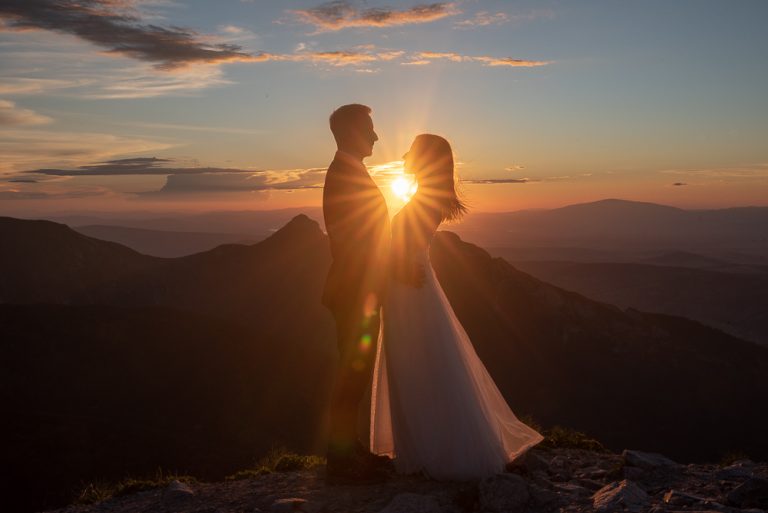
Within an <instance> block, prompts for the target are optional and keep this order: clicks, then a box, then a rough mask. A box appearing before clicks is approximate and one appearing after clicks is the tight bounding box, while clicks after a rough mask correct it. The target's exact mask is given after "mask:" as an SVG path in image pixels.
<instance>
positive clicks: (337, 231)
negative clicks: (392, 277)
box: [322, 151, 391, 458]
mask: <svg viewBox="0 0 768 513" xmlns="http://www.w3.org/2000/svg"><path fill="white" fill-rule="evenodd" d="M323 216H324V218H325V227H326V230H327V231H328V237H329V239H330V244H331V255H332V258H333V262H332V264H331V268H330V270H329V272H328V277H327V279H326V283H325V289H324V290H323V298H322V302H323V304H324V305H325V306H326V307H328V309H330V311H331V313H332V314H333V316H334V319H335V321H336V330H337V343H338V348H339V356H340V367H339V372H338V374H337V381H336V385H335V389H334V393H333V398H332V404H331V433H330V443H329V452H328V456H329V458H332V457H333V456H339V457H344V456H347V455H349V454H350V453H351V452H352V451H353V450H354V448H355V446H356V445H357V429H356V428H357V413H358V408H359V404H360V401H361V399H362V398H363V395H364V393H365V390H366V388H367V385H368V382H369V380H370V377H371V374H372V371H373V365H374V363H375V357H376V346H377V343H378V335H379V325H380V306H381V303H382V301H383V298H384V295H385V294H386V284H387V279H388V272H389V269H388V268H389V265H388V261H389V246H390V239H391V234H390V225H389V214H388V212H387V205H386V202H385V200H384V196H383V195H382V194H381V191H380V190H379V188H378V187H377V186H376V184H375V183H374V181H373V180H372V179H371V177H370V175H369V174H368V171H367V169H366V168H365V166H364V165H363V163H362V161H361V160H360V159H357V158H355V157H354V156H352V155H349V154H347V153H344V152H341V151H339V152H337V153H336V156H335V157H334V159H333V162H331V165H330V166H329V167H328V173H327V174H326V178H325V187H324V189H323Z"/></svg>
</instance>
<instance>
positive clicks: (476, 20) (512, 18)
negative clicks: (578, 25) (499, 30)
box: [454, 9, 555, 29]
mask: <svg viewBox="0 0 768 513" xmlns="http://www.w3.org/2000/svg"><path fill="white" fill-rule="evenodd" d="M554 15H555V14H554V12H553V11H552V10H551V9H531V10H529V11H524V12H517V13H515V14H508V13H505V12H490V11H479V12H477V13H475V15H474V16H473V17H471V18H468V19H466V20H462V21H457V22H456V23H454V27H456V28H460V29H471V28H476V27H487V26H489V25H503V24H505V23H512V24H519V23H526V22H530V21H534V20H538V19H541V18H552V17H554Z"/></svg>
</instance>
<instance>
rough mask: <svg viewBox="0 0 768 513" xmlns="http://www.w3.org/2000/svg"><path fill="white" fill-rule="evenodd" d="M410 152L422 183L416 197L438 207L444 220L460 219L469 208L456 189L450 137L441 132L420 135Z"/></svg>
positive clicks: (441, 218) (428, 204)
mask: <svg viewBox="0 0 768 513" xmlns="http://www.w3.org/2000/svg"><path fill="white" fill-rule="evenodd" d="M411 152H412V153H413V155H410V153H411ZM409 156H410V157H411V158H412V162H413V171H414V172H415V175H416V181H417V183H418V185H419V188H418V191H417V193H416V195H415V196H414V198H413V199H415V200H420V201H422V202H424V203H425V204H426V206H427V207H428V208H433V209H435V210H437V211H438V212H439V213H440V220H441V221H455V220H458V219H460V218H461V217H462V216H463V215H464V214H465V213H466V212H467V206H466V204H465V203H464V202H463V201H461V199H460V198H459V195H458V193H457V192H456V177H455V176H454V163H453V151H452V150H451V145H450V144H449V143H448V141H446V140H445V139H444V138H443V137H440V136H439V135H433V134H421V135H418V136H416V139H414V141H413V144H412V145H411V150H410V152H409Z"/></svg>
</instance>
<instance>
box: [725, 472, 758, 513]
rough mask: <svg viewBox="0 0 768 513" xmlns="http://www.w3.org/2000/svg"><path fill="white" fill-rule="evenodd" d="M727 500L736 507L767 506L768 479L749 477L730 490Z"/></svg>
mask: <svg viewBox="0 0 768 513" xmlns="http://www.w3.org/2000/svg"><path fill="white" fill-rule="evenodd" d="M727 501H728V504H730V505H732V506H736V507H737V508H761V509H766V508H768V479H763V478H761V477H750V478H749V479H748V480H747V481H745V482H743V483H742V484H740V485H739V486H737V487H736V488H734V489H733V490H731V493H729V494H728V497H727Z"/></svg>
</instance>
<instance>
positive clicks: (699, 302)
mask: <svg viewBox="0 0 768 513" xmlns="http://www.w3.org/2000/svg"><path fill="white" fill-rule="evenodd" d="M692 261H694V259H692V258H689V259H686V260H685V262H687V263H691V262H692ZM699 261H700V262H706V260H704V259H701V260H699ZM679 263H682V262H679ZM514 265H515V266H516V267H518V268H520V269H522V270H524V271H526V272H528V273H531V274H532V275H534V276H536V277H537V278H539V279H541V280H544V281H546V282H547V283H552V284H555V285H558V286H560V287H563V288H566V289H568V290H574V291H577V292H579V293H581V294H584V295H585V296H588V297H590V298H593V299H597V300H599V301H605V302H606V303H611V304H614V305H618V306H621V307H624V308H626V307H633V308H636V309H638V310H643V311H647V312H657V313H665V314H670V315H680V316H682V317H687V318H689V319H695V320H697V321H700V322H702V323H705V324H707V325H709V326H714V327H716V328H718V329H721V330H723V331H725V332H727V333H730V334H732V335H734V336H738V337H742V338H744V339H746V340H751V341H754V342H757V343H760V344H763V345H768V273H765V272H759V269H752V270H749V269H748V268H746V269H742V270H737V269H733V268H730V269H729V270H728V271H725V272H721V271H715V270H710V269H709V268H705V269H698V268H694V267H693V266H692V265H689V266H687V267H677V266H675V267H671V266H664V265H644V264H634V263H574V262H514ZM733 267H735V266H733ZM743 267H746V266H743Z"/></svg>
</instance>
